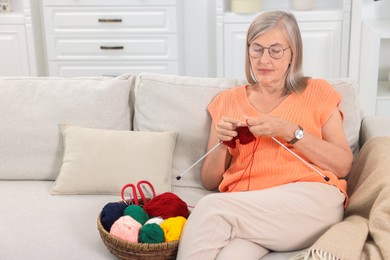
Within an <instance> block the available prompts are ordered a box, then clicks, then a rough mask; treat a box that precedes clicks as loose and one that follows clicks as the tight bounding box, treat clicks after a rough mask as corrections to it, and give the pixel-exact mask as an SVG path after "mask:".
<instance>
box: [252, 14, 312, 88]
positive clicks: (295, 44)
mask: <svg viewBox="0 0 390 260" xmlns="http://www.w3.org/2000/svg"><path fill="white" fill-rule="evenodd" d="M277 27H280V28H282V29H283V30H284V31H285V33H286V36H287V39H288V41H289V45H290V49H291V54H292V58H291V63H290V66H289V68H288V70H287V76H286V84H285V87H286V93H291V92H297V93H300V92H302V91H303V90H304V89H305V88H306V81H307V77H304V76H303V72H302V38H301V33H300V30H299V27H298V23H297V20H296V19H295V16H294V15H293V14H291V13H288V12H283V11H268V12H264V13H261V14H260V15H258V16H257V17H256V18H255V19H254V20H253V21H252V23H251V25H250V26H249V29H248V31H247V36H246V52H245V74H246V79H247V81H248V83H249V84H256V83H257V80H256V78H255V77H254V75H253V71H252V67H251V64H250V59H249V45H250V44H251V43H252V42H253V41H254V39H255V38H257V37H258V36H259V35H261V34H264V33H266V32H268V31H271V30H273V29H275V28H277Z"/></svg>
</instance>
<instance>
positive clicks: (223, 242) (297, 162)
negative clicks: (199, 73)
mask: <svg viewBox="0 0 390 260" xmlns="http://www.w3.org/2000/svg"><path fill="white" fill-rule="evenodd" d="M246 43H247V45H246V46H247V47H246V68H245V71H246V76H247V81H248V84H247V85H243V86H237V87H234V88H231V89H228V90H225V91H223V92H221V93H220V94H219V95H218V96H217V97H215V98H214V100H213V101H212V102H211V103H210V104H209V106H208V110H209V113H210V115H211V118H212V126H211V130H210V137H209V149H211V147H213V146H214V145H215V144H216V143H218V142H220V141H222V142H224V143H225V144H228V143H229V142H232V140H233V142H234V145H220V146H219V147H218V148H217V149H216V150H215V151H214V152H213V153H211V154H210V155H209V156H208V157H207V158H206V159H205V161H204V163H203V165H202V173H201V179H202V182H203V185H204V186H205V187H206V188H207V189H210V190H214V189H217V188H218V189H219V191H220V192H219V193H214V194H211V195H208V196H205V197H203V198H202V199H201V200H200V201H199V202H198V204H197V205H196V207H195V209H194V210H193V212H192V214H191V216H190V217H189V219H188V221H187V223H186V226H185V228H184V230H183V234H182V238H181V241H180V245H179V252H178V258H177V259H183V260H184V259H185V260H192V259H199V260H208V259H245V260H250V259H259V258H261V257H263V256H264V255H266V254H267V253H268V252H269V251H291V250H298V249H302V248H305V247H308V246H310V245H311V244H312V243H313V242H314V241H315V240H316V239H317V238H318V237H319V236H320V235H321V234H323V233H324V232H325V231H326V230H327V229H328V228H329V227H330V226H332V225H333V224H335V223H337V222H339V221H341V220H342V218H343V213H344V205H345V203H346V201H347V197H346V182H345V180H343V178H344V177H345V176H346V175H347V174H348V172H349V170H350V167H351V164H352V159H353V156H352V152H351V150H350V147H349V145H348V142H347V139H346V136H345V134H344V130H343V126H342V122H343V114H342V112H341V110H340V108H339V104H340V100H341V96H340V95H339V94H338V93H337V92H336V91H335V90H334V89H333V88H332V86H330V85H329V83H327V82H326V81H325V80H321V79H312V78H308V77H304V76H303V73H302V39H301V35H300V31H299V27H298V24H297V21H296V19H295V17H294V16H293V15H292V14H290V13H287V12H282V11H270V12H265V13H262V14H260V15H259V16H258V17H256V18H255V19H254V21H253V22H252V24H251V25H250V27H249V29H248V32H247V42H246ZM318 62H321V61H318ZM242 127H248V128H249V131H248V132H250V133H251V134H253V136H254V137H255V138H253V139H254V141H252V142H249V143H247V142H240V138H241V136H237V135H238V134H239V131H238V129H240V128H242ZM237 137H238V138H237Z"/></svg>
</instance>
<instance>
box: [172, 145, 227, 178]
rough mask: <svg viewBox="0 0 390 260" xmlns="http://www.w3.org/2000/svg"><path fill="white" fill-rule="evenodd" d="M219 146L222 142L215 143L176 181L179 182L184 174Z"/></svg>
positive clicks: (178, 176)
mask: <svg viewBox="0 0 390 260" xmlns="http://www.w3.org/2000/svg"><path fill="white" fill-rule="evenodd" d="M220 144H222V141H220V142H219V143H217V144H216V145H215V146H214V147H213V148H211V149H210V150H209V151H208V152H207V153H206V154H205V155H203V156H202V157H200V158H199V160H197V161H196V162H194V164H192V165H191V166H190V167H188V168H187V169H186V170H185V171H184V172H182V173H181V174H179V175H177V176H176V180H180V179H181V177H182V176H183V175H184V174H186V173H187V172H188V171H189V170H191V169H192V168H193V167H194V166H195V165H197V164H198V163H199V162H200V161H202V160H203V159H204V158H205V157H206V156H207V155H209V154H210V153H211V152H212V151H214V150H215V149H216V148H217V147H218V146H219V145H220Z"/></svg>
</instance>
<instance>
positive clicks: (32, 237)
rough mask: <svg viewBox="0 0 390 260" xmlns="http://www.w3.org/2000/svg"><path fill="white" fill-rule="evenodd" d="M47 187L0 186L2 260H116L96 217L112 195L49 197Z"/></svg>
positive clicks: (37, 184)
mask: <svg viewBox="0 0 390 260" xmlns="http://www.w3.org/2000/svg"><path fill="white" fill-rule="evenodd" d="M52 186H53V182H52V181H0V196H1V200H0V212H1V214H0V223H1V225H0V241H1V245H0V248H1V249H0V252H1V253H0V255H1V259H7V260H13V259H15V260H19V259H33V260H35V259H36V260H38V259H56V260H69V259H105V260H107V259H116V258H115V257H114V256H113V255H111V253H110V252H109V251H108V250H107V248H106V247H105V245H104V244H103V242H102V240H101V239H100V236H99V232H98V229H97V224H96V221H97V217H98V214H99V212H100V211H101V209H102V208H103V206H104V205H105V204H106V203H108V202H113V201H119V200H120V196H112V195H99V196H90V195H67V196H50V195H49V192H50V189H51V188H52Z"/></svg>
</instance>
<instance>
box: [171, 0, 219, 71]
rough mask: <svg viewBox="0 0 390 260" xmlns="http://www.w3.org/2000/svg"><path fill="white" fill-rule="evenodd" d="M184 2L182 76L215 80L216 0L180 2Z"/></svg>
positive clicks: (186, 0)
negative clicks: (212, 78) (213, 78)
mask: <svg viewBox="0 0 390 260" xmlns="http://www.w3.org/2000/svg"><path fill="white" fill-rule="evenodd" d="M178 2H181V4H182V6H180V8H181V9H182V13H180V14H179V20H180V19H182V21H183V23H182V28H180V30H182V31H183V37H182V39H181V41H182V42H183V49H182V50H181V51H182V53H181V54H182V64H183V67H184V68H183V69H182V74H183V75H188V76H200V77H214V76H215V75H216V64H215V60H216V54H215V1H213V0H178Z"/></svg>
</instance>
